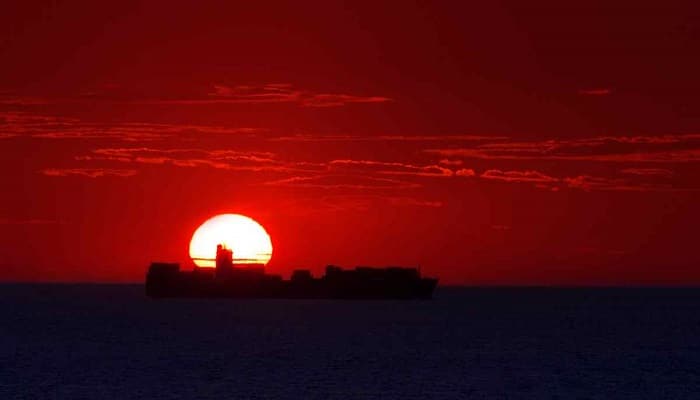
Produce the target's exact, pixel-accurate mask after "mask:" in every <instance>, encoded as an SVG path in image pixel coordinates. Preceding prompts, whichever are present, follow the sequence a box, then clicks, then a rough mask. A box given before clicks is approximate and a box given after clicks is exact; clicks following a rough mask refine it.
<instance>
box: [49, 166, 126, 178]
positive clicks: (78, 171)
mask: <svg viewBox="0 0 700 400" xmlns="http://www.w3.org/2000/svg"><path fill="white" fill-rule="evenodd" d="M40 172H41V173H42V174H44V175H46V176H60V177H66V176H84V177H87V178H102V177H107V176H115V177H129V176H134V175H136V174H138V171H136V170H134V169H108V168H47V169H43V170H41V171H40Z"/></svg>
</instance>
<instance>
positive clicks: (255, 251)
mask: <svg viewBox="0 0 700 400" xmlns="http://www.w3.org/2000/svg"><path fill="white" fill-rule="evenodd" d="M218 244H223V245H225V246H226V247H228V248H229V249H231V250H233V260H234V262H241V263H256V264H267V262H268V261H270V258H271V257H272V242H271V241H270V235H268V234H267V232H266V231H265V228H263V227H262V226H261V225H260V224H259V223H257V222H256V221H255V220H253V219H251V218H249V217H246V216H244V215H240V214H221V215H217V216H215V217H213V218H211V219H208V220H207V221H205V222H204V223H203V224H202V225H201V226H200V227H199V228H197V230H196V231H195V232H194V235H192V240H191V241H190V257H191V258H192V260H193V261H194V263H195V264H196V265H197V266H199V267H214V266H215V262H214V259H215V258H216V245H218Z"/></svg>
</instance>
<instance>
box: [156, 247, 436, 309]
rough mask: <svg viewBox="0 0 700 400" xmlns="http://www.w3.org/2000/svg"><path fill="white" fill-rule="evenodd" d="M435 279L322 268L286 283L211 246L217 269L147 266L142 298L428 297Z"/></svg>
mask: <svg viewBox="0 0 700 400" xmlns="http://www.w3.org/2000/svg"><path fill="white" fill-rule="evenodd" d="M437 282H438V280H437V279H436V278H425V277H421V275H420V271H419V270H418V269H417V268H404V267H387V268H372V267H356V268H355V269H343V268H340V267H337V266H334V265H329V266H327V267H326V272H325V275H323V276H322V277H320V278H315V277H313V275H312V274H311V272H310V271H308V270H295V271H294V272H293V273H292V276H291V279H288V280H285V279H282V277H281V276H279V275H272V274H267V273H265V270H264V265H263V264H254V263H249V262H242V263H240V262H237V263H236V264H234V262H233V251H232V250H231V249H228V248H226V247H225V246H224V245H218V246H217V248H216V267H215V268H199V267H195V268H194V269H193V270H191V271H181V270H180V265H179V264H177V263H161V262H154V263H151V266H150V268H149V269H148V273H147V275H146V295H148V296H149V297H153V298H168V297H201V298H227V297H228V298H297V299H430V298H431V297H432V293H433V290H434V289H435V286H436V285H437Z"/></svg>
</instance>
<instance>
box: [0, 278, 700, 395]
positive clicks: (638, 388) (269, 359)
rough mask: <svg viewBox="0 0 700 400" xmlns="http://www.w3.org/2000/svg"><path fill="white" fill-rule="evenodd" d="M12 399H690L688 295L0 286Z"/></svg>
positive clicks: (1, 346) (694, 320) (693, 326)
mask: <svg viewBox="0 0 700 400" xmlns="http://www.w3.org/2000/svg"><path fill="white" fill-rule="evenodd" d="M14 398H28V399H31V398H47V399H102V398H104V399H128V398H147V399H176V398H186V399H209V398H211V399H235V398H298V399H332V398H356V399H372V398H398V399H426V398H567V399H568V398H630V399H638V398H649V399H664V398H689V399H690V398H700V290H698V289H676V290H673V289H468V288H466V289H449V288H440V289H438V291H437V292H436V298H435V300H433V301H426V302H397V301H379V302H364V301H363V302H350V301H318V300H314V301H305V300H149V299H147V298H145V297H144V296H143V287H141V286H118V285H31V286H30V285H0V399H14Z"/></svg>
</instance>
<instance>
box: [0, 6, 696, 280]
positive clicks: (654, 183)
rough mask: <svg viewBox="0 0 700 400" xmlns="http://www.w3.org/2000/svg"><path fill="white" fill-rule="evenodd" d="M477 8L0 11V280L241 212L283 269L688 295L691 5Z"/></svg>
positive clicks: (32, 275)
mask: <svg viewBox="0 0 700 400" xmlns="http://www.w3.org/2000/svg"><path fill="white" fill-rule="evenodd" d="M487 3H488V4H467V2H411V1H402V2H377V1H366V2H365V1H360V2H349V1H348V2H340V1H320V2H303V3H298V2H264V1H255V2H229V1H221V2H188V3H182V4H180V3H179V2H175V3H174V2H170V1H168V2H157V1H148V2H147V1H142V2H134V1H122V2H114V4H112V5H106V4H104V2H73V1H45V2H32V1H29V2H24V1H14V2H9V3H8V2H6V3H3V5H2V7H1V8H0V60H2V62H0V155H1V157H0V167H1V168H2V178H1V179H2V180H1V181H0V183H1V184H2V188H3V195H2V196H1V197H0V241H1V242H2V246H1V247H0V280H3V281H18V280H19V281H27V280H28V281H117V282H124V281H134V282H137V281H142V279H143V276H144V274H145V270H146V267H147V265H148V263H149V262H150V261H151V260H156V259H157V260H171V261H180V262H183V263H184V264H185V265H189V261H188V258H187V248H188V243H189V240H190V238H191V235H192V233H193V232H194V230H195V229H196V228H197V226H199V224H200V223H202V222H203V221H204V220H205V219H207V218H209V217H211V216H213V215H215V214H219V213H226V212H234V213H241V214H245V215H248V216H250V217H252V218H254V219H256V220H257V221H259V222H260V223H261V224H262V225H263V226H264V227H265V228H266V229H267V231H268V232H269V234H270V235H271V237H272V241H273V245H274V255H273V259H272V261H271V263H270V264H269V270H270V271H271V272H275V273H282V274H284V275H288V274H289V273H290V272H291V270H292V269H294V268H299V267H309V268H311V269H312V270H313V271H314V272H315V273H316V274H318V273H320V272H321V270H322V268H323V267H324V266H325V264H329V263H333V264H340V265H345V266H353V265H356V264H364V265H387V264H391V265H417V264H420V265H421V266H422V268H423V271H424V272H425V273H427V274H429V275H436V276H438V277H440V278H441V282H442V283H447V284H546V285H549V284H566V285H570V284H574V285H586V284H698V283H700V268H698V267H699V264H700V263H699V261H700V255H699V254H700V252H699V250H698V245H697V244H698V238H697V236H698V235H697V229H698V226H699V224H700V208H699V207H698V205H699V204H700V201H699V200H700V180H699V179H698V178H699V177H700V102H699V101H698V97H699V93H700V78H699V76H700V75H699V73H698V71H700V57H698V49H699V48H700V25H699V24H700V22H699V21H700V7H698V6H697V4H694V3H693V2H687V3H685V4H681V3H675V2H656V3H657V4H655V5H653V6H647V5H643V4H644V3H646V2H639V1H627V0H625V1H620V2H608V1H605V2H603V1H601V2H597V1H592V2H591V1H586V2H578V3H579V4H578V5H576V4H571V2H560V1H548V2H522V1H504V2H487ZM492 3H493V4H492ZM609 3H615V4H614V5H610V4H609ZM671 3H673V4H671Z"/></svg>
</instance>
